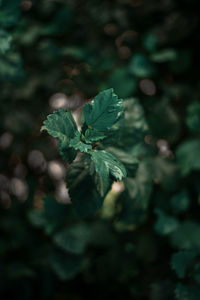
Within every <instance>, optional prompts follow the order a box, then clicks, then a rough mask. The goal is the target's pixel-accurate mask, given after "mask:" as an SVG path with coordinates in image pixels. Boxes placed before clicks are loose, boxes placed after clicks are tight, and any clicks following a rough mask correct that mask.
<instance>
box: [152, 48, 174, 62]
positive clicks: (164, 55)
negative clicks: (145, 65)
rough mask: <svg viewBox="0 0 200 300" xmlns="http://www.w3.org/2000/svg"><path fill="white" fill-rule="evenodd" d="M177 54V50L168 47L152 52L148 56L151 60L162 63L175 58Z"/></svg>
mask: <svg viewBox="0 0 200 300" xmlns="http://www.w3.org/2000/svg"><path fill="white" fill-rule="evenodd" d="M177 56H178V54H177V52H176V51H175V50H174V49H170V48H169V49H164V50H161V51H159V52H155V53H153V54H152V55H151V57H150V58H151V60H152V61H153V62H156V63H164V62H168V61H174V60H176V59H177Z"/></svg>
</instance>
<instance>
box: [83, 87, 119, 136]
mask: <svg viewBox="0 0 200 300" xmlns="http://www.w3.org/2000/svg"><path fill="white" fill-rule="evenodd" d="M83 112H84V118H85V123H86V124H87V126H88V127H89V128H92V129H95V130H98V131H106V130H108V129H110V128H111V127H112V126H113V125H114V123H115V122H116V121H117V120H118V118H119V116H120V115H121V114H122V113H123V104H122V99H119V98H118V97H117V95H116V94H115V93H114V91H113V89H108V90H105V91H103V92H100V93H99V94H98V95H97V96H96V97H95V98H94V100H93V101H92V103H91V104H86V105H85V106H84V107H83Z"/></svg>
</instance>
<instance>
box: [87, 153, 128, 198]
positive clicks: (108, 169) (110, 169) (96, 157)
mask: <svg viewBox="0 0 200 300" xmlns="http://www.w3.org/2000/svg"><path fill="white" fill-rule="evenodd" d="M91 158H92V160H93V162H94V166H95V171H96V172H97V174H98V178H99V187H98V188H99V192H100V194H101V195H102V196H103V195H105V193H106V192H107V190H108V186H109V181H110V179H111V177H112V176H113V177H114V180H122V179H123V178H125V177H126V169H125V168H124V166H123V165H122V164H121V163H120V162H119V161H118V160H117V159H116V158H115V157H114V156H113V155H112V154H111V153H109V152H106V151H104V150H102V151H93V152H92V157H91Z"/></svg>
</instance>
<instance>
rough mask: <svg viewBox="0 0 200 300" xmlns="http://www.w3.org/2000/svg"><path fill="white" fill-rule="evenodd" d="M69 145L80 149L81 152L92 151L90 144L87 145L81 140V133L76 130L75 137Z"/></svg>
mask: <svg viewBox="0 0 200 300" xmlns="http://www.w3.org/2000/svg"><path fill="white" fill-rule="evenodd" d="M69 146H70V147H72V148H74V149H75V150H80V151H81V152H85V153H90V152H91V151H92V146H91V145H87V144H85V143H83V142H82V141H81V135H80V133H79V131H76V133H75V137H74V138H73V139H71V141H70V143H69Z"/></svg>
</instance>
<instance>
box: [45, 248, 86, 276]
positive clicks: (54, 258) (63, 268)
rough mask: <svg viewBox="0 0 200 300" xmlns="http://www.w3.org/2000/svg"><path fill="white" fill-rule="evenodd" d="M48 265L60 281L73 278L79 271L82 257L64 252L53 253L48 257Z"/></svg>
mask: <svg viewBox="0 0 200 300" xmlns="http://www.w3.org/2000/svg"><path fill="white" fill-rule="evenodd" d="M49 265H50V267H51V268H52V269H53V271H54V272H55V273H56V275H57V276H58V277H59V279H61V280H68V279H71V278H73V277H74V276H75V275H76V274H78V273H79V272H80V271H81V268H82V257H81V256H80V255H75V254H72V253H66V252H65V251H58V250H56V251H54V252H53V254H52V255H51V256H50V257H49Z"/></svg>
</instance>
